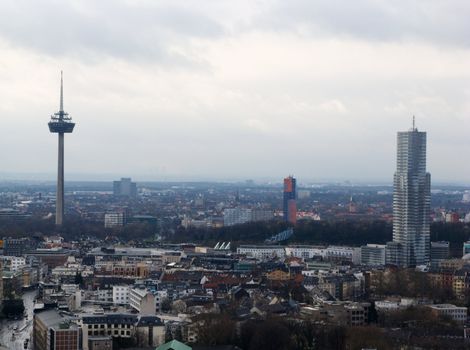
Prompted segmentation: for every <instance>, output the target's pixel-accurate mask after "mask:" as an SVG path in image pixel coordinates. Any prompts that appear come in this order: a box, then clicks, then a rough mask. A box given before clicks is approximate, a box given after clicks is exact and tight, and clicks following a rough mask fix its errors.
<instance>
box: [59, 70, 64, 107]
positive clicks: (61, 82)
mask: <svg viewBox="0 0 470 350" xmlns="http://www.w3.org/2000/svg"><path fill="white" fill-rule="evenodd" d="M63 111H64V80H63V77H62V71H60V108H59V112H63Z"/></svg>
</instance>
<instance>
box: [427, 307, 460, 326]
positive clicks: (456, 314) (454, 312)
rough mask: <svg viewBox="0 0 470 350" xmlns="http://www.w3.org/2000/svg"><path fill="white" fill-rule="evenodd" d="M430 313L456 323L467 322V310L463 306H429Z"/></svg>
mask: <svg viewBox="0 0 470 350" xmlns="http://www.w3.org/2000/svg"><path fill="white" fill-rule="evenodd" d="M429 307H430V308H431V310H432V312H433V313H434V314H435V315H437V316H445V317H450V318H451V319H452V320H454V321H456V322H458V323H465V322H466V321H467V312H468V311H467V310H468V309H467V308H466V307H463V306H455V305H452V304H435V305H429Z"/></svg>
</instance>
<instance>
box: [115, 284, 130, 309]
mask: <svg viewBox="0 0 470 350" xmlns="http://www.w3.org/2000/svg"><path fill="white" fill-rule="evenodd" d="M129 291H130V287H129V286H127V285H121V286H113V304H118V305H119V304H129Z"/></svg>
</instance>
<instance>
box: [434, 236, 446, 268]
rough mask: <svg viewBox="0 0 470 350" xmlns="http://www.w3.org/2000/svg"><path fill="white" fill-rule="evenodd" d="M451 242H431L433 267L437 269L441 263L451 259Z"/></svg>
mask: <svg viewBox="0 0 470 350" xmlns="http://www.w3.org/2000/svg"><path fill="white" fill-rule="evenodd" d="M449 255H450V251H449V242H445V241H442V242H431V266H432V267H435V268H437V267H438V266H439V262H441V261H442V260H446V259H449Z"/></svg>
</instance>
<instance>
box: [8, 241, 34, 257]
mask: <svg viewBox="0 0 470 350" xmlns="http://www.w3.org/2000/svg"><path fill="white" fill-rule="evenodd" d="M29 249H30V241H29V239H28V238H5V240H4V241H3V255H5V256H22V255H24V254H26V252H27V251H28V250H29Z"/></svg>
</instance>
